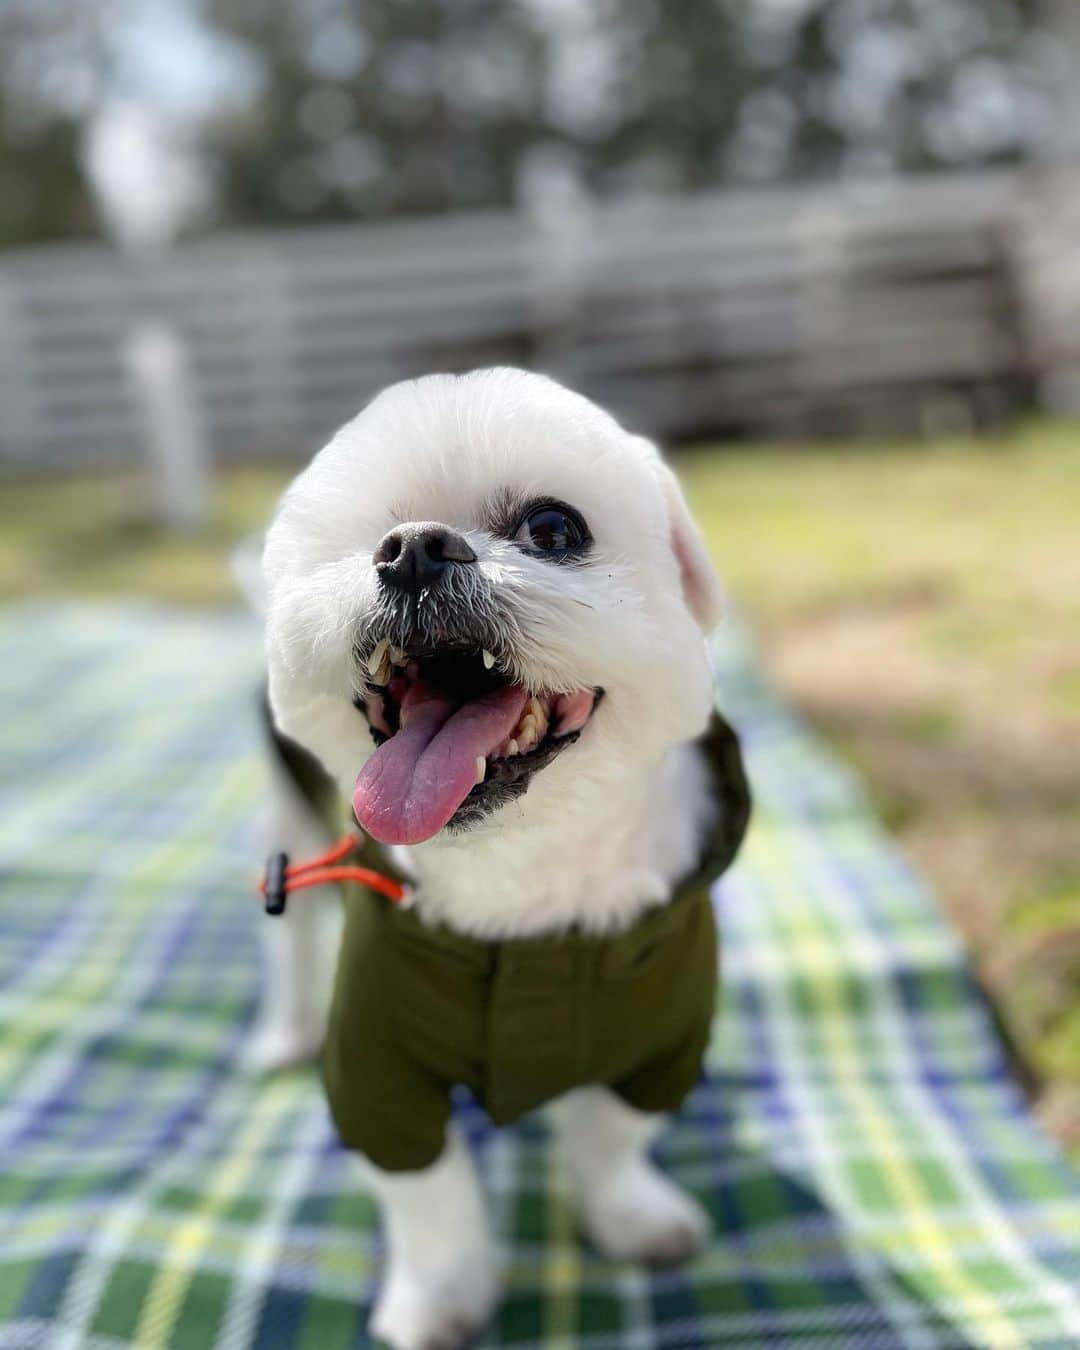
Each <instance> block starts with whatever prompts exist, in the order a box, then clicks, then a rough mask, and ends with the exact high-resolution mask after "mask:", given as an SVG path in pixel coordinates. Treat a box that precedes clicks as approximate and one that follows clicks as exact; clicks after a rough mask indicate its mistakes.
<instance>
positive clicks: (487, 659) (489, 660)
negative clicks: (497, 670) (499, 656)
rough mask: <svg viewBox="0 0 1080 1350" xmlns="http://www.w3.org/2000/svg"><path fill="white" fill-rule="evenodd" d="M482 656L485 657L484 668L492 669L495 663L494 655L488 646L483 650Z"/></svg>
mask: <svg viewBox="0 0 1080 1350" xmlns="http://www.w3.org/2000/svg"><path fill="white" fill-rule="evenodd" d="M481 656H482V657H483V658H484V669H485V670H490V669H491V667H492V666H493V665H494V664H495V658H494V656H492V654H491V653H490V652H489V651H488V649H487V648H486V647H485V648H484V650H483V651H482V652H481Z"/></svg>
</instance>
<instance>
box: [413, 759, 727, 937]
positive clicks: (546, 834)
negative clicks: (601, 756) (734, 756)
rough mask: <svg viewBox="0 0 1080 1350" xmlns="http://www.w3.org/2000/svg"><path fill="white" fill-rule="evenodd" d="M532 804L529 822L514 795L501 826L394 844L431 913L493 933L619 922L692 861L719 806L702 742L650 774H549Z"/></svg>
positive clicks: (471, 931) (663, 891) (663, 895)
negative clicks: (408, 845) (417, 842)
mask: <svg viewBox="0 0 1080 1350" xmlns="http://www.w3.org/2000/svg"><path fill="white" fill-rule="evenodd" d="M529 808H530V809H529V813H528V817H527V823H526V818H525V814H524V811H523V810H522V809H521V807H519V806H517V805H516V804H514V803H511V804H509V805H508V806H506V807H504V808H503V810H502V811H501V812H500V813H499V819H498V822H497V828H496V827H492V828H483V827H481V828H479V829H473V830H470V831H468V832H467V833H465V834H462V835H458V836H453V835H451V836H449V837H443V836H440V837H439V838H438V839H437V840H432V841H430V842H429V843H427V844H422V845H419V846H416V847H413V848H400V849H395V850H392V855H393V858H394V861H395V862H396V863H397V864H398V865H399V866H400V867H401V868H402V870H403V871H405V872H406V873H407V874H408V875H409V876H410V877H412V878H413V879H414V880H415V882H416V883H417V905H418V908H419V911H420V913H421V915H422V916H423V917H424V918H425V919H427V920H430V921H438V922H442V923H445V924H446V925H447V926H448V927H450V928H452V929H454V930H455V931H457V932H459V933H462V934H465V935H467V936H469V937H477V938H487V939H505V938H514V937H535V936H539V935H542V934H545V933H558V932H562V931H565V930H567V929H569V928H570V927H572V926H575V927H577V928H579V929H580V930H581V931H583V932H589V933H617V932H621V931H623V930H624V929H626V928H628V927H629V926H630V925H631V924H632V923H633V922H634V921H635V920H636V919H637V918H639V917H640V915H641V914H642V913H643V912H644V911H645V910H646V909H649V908H651V907H653V906H655V905H657V904H662V903H664V902H665V901H666V900H668V899H669V898H670V895H671V891H672V886H673V884H674V882H675V881H676V880H677V879H678V878H679V877H682V876H685V875H686V874H687V873H689V872H690V871H692V870H693V867H694V865H695V862H696V860H697V859H698V857H699V856H700V854H701V848H702V841H703V839H704V838H705V836H706V834H707V832H708V830H709V829H710V827H711V825H712V822H713V819H714V817H715V810H716V806H715V803H714V801H713V794H712V791H711V785H710V776H709V773H708V770H707V767H706V765H705V762H704V759H703V757H702V754H701V752H700V750H699V749H698V748H697V747H696V746H693V745H680V746H676V747H674V748H673V749H672V750H670V751H669V752H668V754H667V755H666V756H665V757H664V759H663V761H662V762H661V764H660V765H659V766H658V767H657V768H656V769H655V770H654V771H653V772H651V773H650V774H648V775H647V776H645V777H637V776H636V775H632V776H630V777H627V776H625V775H620V774H619V773H617V772H612V773H611V774H610V775H607V776H605V777H603V778H598V777H595V776H594V777H591V778H590V779H589V780H587V781H585V782H581V781H576V782H575V781H572V780H571V781H566V780H564V779H563V776H562V775H558V774H554V773H553V774H551V776H550V777H545V776H540V777H538V778H537V780H536V781H535V782H534V783H533V785H532V787H531V790H530V793H529Z"/></svg>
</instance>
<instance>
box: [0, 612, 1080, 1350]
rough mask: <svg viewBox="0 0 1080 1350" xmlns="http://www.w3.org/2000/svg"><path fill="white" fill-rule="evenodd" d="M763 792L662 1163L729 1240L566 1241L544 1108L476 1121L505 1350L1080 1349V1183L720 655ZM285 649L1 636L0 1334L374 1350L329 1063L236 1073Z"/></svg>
mask: <svg viewBox="0 0 1080 1350" xmlns="http://www.w3.org/2000/svg"><path fill="white" fill-rule="evenodd" d="M717 662H718V668H719V685H720V689H721V699H722V704H723V706H724V708H725V710H726V711H727V712H728V713H729V715H730V716H731V717H732V719H733V720H734V721H735V723H736V724H737V725H738V726H739V727H740V729H741V731H742V733H743V735H744V738H745V744H746V748H747V751H748V756H749V763H750V768H751V773H752V777H753V779H754V783H755V787H756V792H757V817H756V821H755V824H754V827H753V831H752V835H751V838H750V840H749V843H748V845H747V848H746V851H745V853H744V855H743V858H742V860H741V861H740V863H739V864H738V865H737V866H736V868H735V869H734V870H733V872H732V873H730V874H729V876H728V877H727V878H725V880H724V881H723V883H722V885H721V887H720V889H719V892H718V894H717V897H716V903H717V905H718V907H719V911H720V918H721V929H722V933H723V936H724V943H723V963H724V969H725V980H724V998H723V1006H722V1009H721V1011H720V1014H719V1017H718V1021H717V1027H716V1034H715V1038H714V1040H713V1045H712V1050H711V1053H710V1057H709V1071H708V1074H707V1077H706V1079H705V1080H704V1081H703V1082H702V1083H701V1084H700V1086H699V1087H698V1088H697V1090H696V1091H695V1092H694V1094H693V1096H692V1097H691V1099H690V1101H689V1102H688V1104H687V1107H686V1109H685V1110H684V1112H683V1113H682V1114H681V1115H680V1117H679V1118H678V1119H677V1121H676V1122H675V1123H674V1124H673V1126H672V1127H671V1129H670V1130H669V1132H668V1133H667V1135H666V1138H665V1140H664V1142H663V1145H662V1153H663V1156H664V1160H665V1162H666V1165H667V1166H668V1168H669V1169H670V1170H671V1172H672V1173H673V1174H674V1175H675V1176H677V1177H678V1178H679V1179H681V1181H682V1182H683V1183H685V1184H686V1185H688V1186H690V1187H691V1188H692V1189H693V1190H694V1191H695V1192H696V1194H697V1195H698V1196H699V1197H700V1199H701V1200H702V1201H703V1202H704V1203H705V1204H706V1205H707V1206H708V1207H709V1209H710V1210H711V1212H712V1215H713V1217H714V1219H715V1222H716V1228H717V1238H716V1241H715V1242H714V1243H713V1244H712V1246H711V1248H710V1249H709V1250H708V1252H707V1253H706V1254H704V1255H703V1256H701V1257H700V1258H699V1259H698V1260H697V1261H696V1262H694V1263H693V1264H692V1265H691V1266H690V1267H689V1268H687V1269H685V1270H682V1271H676V1272H668V1273H663V1274H648V1273H646V1272H643V1271H641V1270H638V1269H632V1268H628V1267H624V1266H620V1265H616V1264H612V1263H609V1262H606V1261H604V1260H602V1259H601V1258H600V1257H598V1256H596V1255H594V1254H593V1253H591V1252H590V1251H589V1250H588V1249H587V1248H586V1247H585V1246H584V1245H582V1243H581V1242H580V1241H579V1239H578V1237H577V1236H576V1234H575V1229H574V1220H573V1217H572V1210H571V1206H570V1204H569V1201H568V1196H567V1190H566V1182H565V1179H564V1178H563V1176H562V1175H561V1173H560V1171H559V1169H558V1168H557V1167H556V1165H555V1160H554V1159H553V1157H552V1150H551V1148H550V1147H549V1142H548V1136H547V1134H546V1132H545V1127H544V1122H543V1119H542V1118H537V1119H529V1120H527V1121H526V1122H524V1123H523V1124H522V1125H521V1126H519V1127H516V1128H513V1129H509V1130H504V1131H501V1132H498V1133H495V1132H492V1131H490V1130H489V1129H488V1128H487V1126H486V1125H485V1123H484V1121H483V1120H482V1119H481V1118H480V1116H479V1113H478V1112H477V1111H476V1109H475V1108H474V1107H469V1106H468V1105H466V1106H464V1107H463V1108H462V1110H463V1119H464V1122H465V1124H466V1127H467V1129H468V1131H469V1134H470V1136H471V1138H472V1141H473V1143H474V1145H475V1147H476V1150H477V1152H478V1155H479V1158H480V1165H481V1167H482V1171H483V1176H484V1179H485V1184H486V1187H487V1189H488V1192H489V1194H490V1198H491V1203H492V1209H493V1216H494V1222H495V1225H496V1228H497V1231H498V1233H499V1235H500V1239H501V1242H502V1244H503V1248H504V1258H505V1259H504V1265H505V1270H504V1279H505V1297H504V1299H503V1302H502V1304H501V1307H500V1310H499V1313H498V1317H497V1320H496V1322H495V1324H494V1326H493V1328H492V1329H491V1331H490V1334H489V1335H488V1336H487V1337H486V1338H485V1339H484V1341H483V1342H482V1344H483V1345H484V1346H488V1347H493V1346H512V1347H518V1348H519V1350H523V1348H524V1347H534V1348H536V1350H539V1348H540V1347H543V1350H568V1348H569V1347H575V1346H581V1347H585V1350H651V1347H714V1346H716V1347H722V1346H750V1347H757V1346H771V1345H774V1344H775V1345H791V1346H797V1347H806V1348H809V1347H818V1348H819V1350H825V1347H829V1348H830V1350H835V1347H844V1346H850V1347H860V1350H863V1348H865V1347H892V1346H898V1347H899V1346H904V1347H907V1346H910V1347H917V1348H919V1350H936V1348H937V1347H948V1346H969V1345H976V1346H994V1347H1005V1346H1062V1347H1064V1346H1070V1347H1076V1346H1078V1345H1080V1182H1078V1178H1077V1177H1076V1175H1075V1174H1073V1173H1072V1172H1070V1170H1069V1169H1068V1168H1067V1167H1066V1165H1065V1164H1064V1163H1063V1162H1062V1160H1061V1159H1060V1158H1059V1157H1058V1156H1057V1154H1056V1153H1055V1152H1054V1150H1053V1149H1052V1148H1051V1147H1050V1145H1049V1144H1048V1142H1047V1141H1046V1140H1045V1139H1044V1138H1043V1137H1042V1136H1041V1135H1040V1134H1039V1133H1038V1131H1037V1130H1036V1129H1035V1128H1034V1126H1033V1125H1032V1123H1031V1121H1030V1119H1029V1117H1028V1113H1027V1111H1026V1109H1025V1105H1024V1102H1023V1100H1022V1099H1021V1097H1020V1095H1019V1094H1018V1092H1017V1089H1016V1088H1015V1086H1014V1085H1013V1082H1012V1081H1011V1079H1010V1076H1009V1073H1008V1071H1007V1069H1006V1064H1005V1061H1004V1058H1003V1053H1002V1049H1001V1046H1000V1045H999V1043H998V1041H997V1039H996V1037H995V1034H994V1032H993V1030H992V1026H991V1023H990V1020H989V1018H988V1016H987V1012H986V1010H985V1008H984V1006H983V1005H982V1003H981V1002H980V999H979V997H978V995H977V993H976V991H975V990H974V988H973V985H972V982H971V979H970V977H969V974H968V971H967V968H966V966H965V962H964V957H963V953H962V951H961V950H960V949H959V947H958V945H957V942H956V941H955V939H954V938H953V937H952V936H951V935H950V933H949V932H948V931H947V929H946V928H945V926H944V925H943V924H942V921H941V919H940V918H939V916H938V915H937V913H936V912H935V910H934V907H933V904H932V902H931V901H930V899H929V898H928V896H927V894H926V892H925V890H924V889H923V887H922V886H921V885H920V883H919V881H918V880H917V879H916V878H915V877H914V876H913V875H912V874H911V873H910V872H909V870H908V869H907V867H906V866H905V865H904V863H903V861H902V860H901V859H900V858H899V857H898V856H897V854H896V853H895V852H894V850H893V849H892V848H891V847H890V845H889V843H888V841H887V840H886V839H885V838H884V837H883V835H882V833H881V832H880V830H879V829H878V827H877V826H876V825H875V823H874V822H873V820H872V819H871V817H870V815H869V814H868V812H867V808H866V805H865V803H864V801H863V799H862V797H861V796H860V793H859V791H858V788H857V786H856V785H855V784H854V783H853V782H852V780H851V778H850V777H849V775H848V774H847V773H846V772H844V771H843V770H842V769H841V768H840V767H839V766H838V765H837V763H836V762H835V761H834V760H832V759H831V758H830V757H829V755H828V754H826V753H825V752H824V751H823V750H822V748H821V746H820V745H819V744H818V743H817V742H816V741H815V740H814V738H813V737H812V736H811V735H810V734H808V732H807V730H806V728H805V727H804V726H803V725H801V724H800V722H799V721H798V720H797V719H796V718H795V717H793V716H792V714H791V713H790V712H789V711H788V710H787V709H785V708H784V707H783V706H782V705H781V704H780V703H779V702H778V701H777V700H776V699H775V698H774V696H773V695H772V694H771V693H770V692H769V690H768V689H767V688H766V686H765V685H764V684H763V682H762V679H761V676H760V674H759V671H758V666H757V664H756V662H755V659H754V656H753V653H752V651H751V649H750V648H749V646H748V644H747V642H746V641H745V639H744V638H742V637H740V636H739V634H738V633H730V634H728V635H727V637H726V638H725V639H724V640H723V642H722V644H721V645H720V646H718V649H717ZM258 672H259V650H258V639H257V636H256V634H255V632H254V630H253V628H252V626H251V624H250V623H249V622H248V621H247V620H245V619H243V618H242V617H240V616H230V615H222V616H215V617H207V616H191V615H188V616H182V615H178V614H175V613H168V612H162V611H157V610H152V609H149V608H134V607H129V608H120V607H104V606H101V607H84V606H75V605H71V606H41V607H24V608H16V609H14V610H9V611H7V612H6V613H4V614H2V615H0V684H2V686H3V696H2V703H0V706H2V708H3V716H2V719H0V726H2V730H0V881H2V894H0V1347H4V1348H5V1350H17V1348H22V1347H32V1346H35V1347H36V1346H48V1347H63V1348H64V1350H74V1348H75V1347H84V1346H85V1347H100V1348H101V1350H113V1348H114V1347H121V1346H138V1347H145V1348H147V1350H149V1347H159V1346H174V1347H192V1348H193V1350H204V1347H221V1350H241V1348H242V1347H247V1346H257V1347H274V1348H277V1347H282V1348H284V1347H305V1348H306V1350H335V1348H336V1347H346V1346H355V1345H363V1344H365V1343H366V1342H365V1333H364V1330H363V1327H364V1323H365V1318H366V1314H367V1310H368V1307H369V1305H370V1301H371V1297H372V1292H373V1289H374V1287H375V1283H376V1280H377V1275H378V1269H379V1261H380V1251H379V1240H378V1236H377V1231H376V1225H375V1215H374V1212H373V1208H372V1204H371V1202H370V1200H369V1199H368V1197H367V1196H366V1195H365V1193H364V1192H363V1190H362V1189H361V1187H360V1185H359V1184H358V1180H357V1175H356V1172H355V1170H354V1166H353V1164H352V1161H351V1160H350V1159H349V1158H348V1157H347V1155H345V1154H344V1153H343V1152H342V1151H341V1149H340V1148H339V1146H338V1145H337V1143H336V1142H335V1139H334V1135H333V1132H332V1130H331V1127H330V1124H329V1121H328V1118H327V1113H326V1108H325V1105H324V1102H323V1098H322V1094H321V1092H320V1089H319V1086H318V1082H317V1079H316V1075H315V1073H314V1071H301V1072H294V1073H290V1074H284V1075H279V1076H276V1077H270V1078H264V1079H258V1078H254V1077H252V1076H251V1075H250V1074H248V1073H246V1072H245V1071H244V1069H243V1068H242V1047H243V1043H244V1037H245V1034H246V1032H247V1030H248V1028H249V1026H250V1023H251V1019H252V1015H253V1010H254V1006H255V998H256V989H257V984H258V978H259V975H258V942H257V938H258V934H257V925H258V924H259V923H260V922H268V921H267V920H263V919H262V918H261V917H260V915H259V914H258V912H257V910H256V909H255V908H254V902H253V900H252V898H251V891H250V887H251V882H252V877H253V873H254V871H255V869H256V868H257V864H258V857H259V852H260V841H259V829H258V808H259V802H260V796H261V793H262V781H263V780H262V769H261V761H260V755H259V747H258V738H257V730H256V725H255V720H256V719H255V713H254V697H253V693H254V690H255V688H256V685H257V681H258Z"/></svg>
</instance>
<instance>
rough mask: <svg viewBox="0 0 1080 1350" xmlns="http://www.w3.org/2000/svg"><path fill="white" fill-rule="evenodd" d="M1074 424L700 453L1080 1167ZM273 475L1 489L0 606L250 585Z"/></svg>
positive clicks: (833, 733) (723, 506)
mask: <svg viewBox="0 0 1080 1350" xmlns="http://www.w3.org/2000/svg"><path fill="white" fill-rule="evenodd" d="M1078 447H1080V427H1077V426H1073V425H1069V424H1042V423H1040V424H1033V425H1030V426H1024V427H1021V428H1019V429H1017V430H1016V431H1014V432H1012V433H1010V434H1007V435H1003V436H1000V437H995V438H991V439H986V440H981V441H978V442H973V441H956V442H935V443H932V444H895V445H875V446H866V445H856V446H845V447H842V448H841V447H830V446H813V447H788V448H773V447H762V446H757V447H745V448H741V447H740V448H725V449H724V450H722V451H718V452H716V453H707V452H703V451H700V450H698V451H693V452H684V453H683V454H682V455H680V456H679V457H678V461H677V467H678V469H679V471H680V473H681V475H682V477H683V481H684V483H685V484H686V487H687V491H688V493H689V496H690V499H691V503H692V506H693V508H694V510H695V513H696V514H697V516H698V519H699V521H700V522H701V524H702V527H703V529H704V531H705V533H706V536H707V538H708V541H709V546H710V549H711V551H712V553H713V556H714V559H715V561H716V563H717V566H718V567H719V569H720V571H721V574H722V575H723V576H724V578H725V580H726V582H727V584H728V586H729V588H730V590H731V592H732V594H733V596H734V597H735V599H736V602H737V603H738V604H739V605H740V606H742V607H743V608H745V609H746V610H747V611H748V612H749V613H750V615H751V616H752V618H753V620H754V622H755V623H756V625H757V627H758V629H759V631H760V634H761V638H762V643H763V647H764V651H765V654H766V658H767V660H768V663H769V665H770V668H771V671H772V674H773V677H774V679H775V680H776V682H777V683H778V685H779V686H780V688H781V689H782V690H783V692H784V693H785V694H786V695H787V697H788V698H790V699H791V700H792V701H793V702H795V703H796V704H797V705H799V706H800V707H801V708H802V709H803V711H804V712H805V713H806V714H807V715H808V716H809V718H810V719H811V720H812V722H813V723H814V724H815V725H816V726H817V727H818V729H819V730H820V731H821V732H822V733H823V734H824V735H825V736H826V737H827V738H828V739H829V740H830V741H831V742H832V744H833V745H834V746H835V747H837V748H838V749H839V751H840V752H841V753H842V754H843V755H844V756H845V757H846V758H847V759H848V760H849V761H851V762H852V763H853V764H855V766H856V767H857V768H858V769H859V770H860V771H861V772H862V774H863V776H864V778H865V780H866V781H867V783H868V785H869V787H870V791H871V794H872V796H873V798H874V801H875V803H876V806H877V809H878V811H879V814H880V815H881V817H882V819H883V820H884V821H885V822H886V823H887V824H888V825H889V827H890V828H891V829H892V830H893V831H894V833H895V834H896V836H897V837H898V839H899V840H900V843H901V845H902V846H903V847H904V848H905V849H906V850H907V852H908V854H909V855H910V856H911V857H912V858H913V859H914V861H915V862H916V863H917V865H918V866H920V867H921V869H922V870H923V872H924V873H925V874H926V875H927V876H928V877H929V878H930V880H931V882H932V883H933V884H934V886H935V887H936V890H937V892H938V894H939V895H940V897H941V899H942V901H943V903H944V905H945V907H946V909H947V910H948V912H949V915H950V917H951V919H952V921H953V923H954V924H955V926H956V927H957V928H958V929H959V930H960V931H961V932H962V933H963V934H964V936H965V937H966V939H967V941H968V944H969V946H970V949H971V951H972V953H973V956H974V959H975V963H976V966H977V968H978V970H979V973H980V976H981V978H982V980H983V982H984V984H985V986H986V987H987V989H988V990H989V991H990V992H991V994H992V996H993V998H994V1000H995V1002H996V1004H997V1006H998V1008H999V1009H1000V1011H1001V1013H1002V1016H1003V1018H1004V1020H1005V1022H1006V1024H1007V1026H1008V1027H1009V1029H1010V1031H1011V1033H1012V1036H1013V1038H1014V1039H1015V1041H1016V1042H1017V1043H1018V1045H1019V1046H1020V1048H1021V1051H1022V1053H1023V1055H1024V1057H1025V1058H1026V1060H1027V1061H1028V1063H1029V1064H1030V1065H1031V1067H1032V1069H1033V1070H1034V1071H1035V1074H1036V1075H1037V1078H1038V1081H1039V1094H1038V1108H1039V1111H1040V1113H1041V1115H1042V1116H1043V1118H1044V1120H1045V1121H1046V1123H1047V1125H1048V1126H1049V1128H1050V1129H1051V1130H1052V1131H1053V1132H1054V1133H1055V1134H1056V1135H1057V1136H1058V1137H1059V1138H1060V1139H1062V1141H1063V1142H1065V1144H1066V1145H1067V1146H1068V1147H1069V1148H1070V1150H1071V1151H1073V1152H1074V1153H1075V1154H1076V1155H1077V1157H1078V1158H1080V755H1078V753H1077V747H1078V745H1080V542H1078V541H1080V448H1078ZM284 477H285V470H283V469H281V468H280V467H278V468H258V469H240V470H234V471H230V472H228V473H226V474H224V475H222V476H221V478H220V480H219V482H218V485H217V489H216V493H215V498H214V508H213V516H212V521H211V523H210V525H209V526H208V527H207V528H206V530H205V531H203V532H201V533H199V534H197V535H191V536H180V535H163V534H162V532H161V531H159V530H158V529H156V528H155V527H154V526H153V525H152V524H151V523H150V520H149V516H148V513H147V511H146V509H145V507H144V505H143V504H142V500H141V497H140V484H139V480H138V479H137V478H136V477H134V476H127V477H119V476H117V477H106V478H97V479H87V480H64V481H56V482H49V483H42V482H27V483H23V484H17V485H11V484H8V485H6V490H5V492H4V493H3V495H2V498H0V596H7V597H10V596H13V595H19V594H26V593H27V592H38V593H40V592H57V591H63V592H66V593H71V592H77V593H82V594H102V593H108V594H129V593H130V594H147V593H149V594H152V595H154V596H158V597H161V598H165V599H169V600H173V601H179V602H183V603H192V604H195V603H199V604H205V603H220V602H227V601H230V600H232V599H234V598H235V590H234V587H233V584H232V581H231V577H230V575H229V571H228V567H227V563H226V561H225V559H226V555H227V552H228V548H229V546H230V545H231V544H232V542H233V541H235V540H236V539H237V538H238V537H240V536H241V535H242V534H243V533H244V532H246V531H248V530H250V529H253V528H257V527H258V526H259V525H260V524H261V523H262V522H263V521H264V520H265V519H266V517H267V515H268V514H269V511H270V509H271V506H272V503H273V501H274V500H275V498H276V496H277V493H278V492H279V490H280V487H281V484H282V482H283V481H284Z"/></svg>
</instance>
